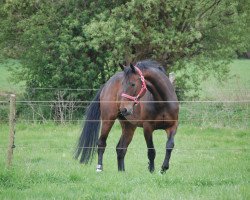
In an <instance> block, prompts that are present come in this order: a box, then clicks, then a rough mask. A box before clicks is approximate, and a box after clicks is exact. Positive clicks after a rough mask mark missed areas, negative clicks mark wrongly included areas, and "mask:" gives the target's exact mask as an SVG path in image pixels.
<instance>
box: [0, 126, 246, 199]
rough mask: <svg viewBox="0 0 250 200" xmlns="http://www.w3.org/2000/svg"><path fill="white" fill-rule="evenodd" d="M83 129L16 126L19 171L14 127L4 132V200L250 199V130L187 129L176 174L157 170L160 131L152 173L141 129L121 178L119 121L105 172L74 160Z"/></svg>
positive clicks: (0, 161)
mask: <svg viewBox="0 0 250 200" xmlns="http://www.w3.org/2000/svg"><path fill="white" fill-rule="evenodd" d="M80 127H81V126H80V125H67V126H63V125H54V124H43V125H41V124H32V125H31V124H24V123H22V124H17V136H16V141H15V143H16V148H15V149H14V162H13V169H11V170H7V169H6V168H5V157H6V155H5V153H6V144H7V140H8V127H7V126H6V125H3V126H1V128H0V132H1V135H0V137H1V138H0V149H1V151H0V152H1V153H0V169H1V170H0V199H167V198H168V199H249V198H250V184H249V180H250V159H249V156H250V149H249V147H250V136H249V130H240V131H239V130H237V129H225V128H224V129H218V128H217V129H215V128H204V129H201V128H198V127H191V126H188V125H180V127H179V130H178V134H177V135H176V149H175V150H174V151H173V156H172V160H171V166H170V170H169V171H168V172H167V173H166V174H165V175H160V174H159V173H158V171H159V169H160V166H161V164H162V161H163V158H164V147H165V142H166V135H165V134H164V133H163V132H162V131H156V132H155V133H154V141H155V146H156V151H157V156H156V172H155V173H153V174H150V173H149V172H148V171H147V153H146V145H145V141H144V137H143V133H142V129H137V131H136V134H135V136H134V139H133V141H132V143H131V145H130V147H129V150H128V153H127V156H126V163H125V164H126V172H125V173H118V172H117V164H116V153H115V146H116V143H117V142H118V139H119V136H120V127H119V124H118V123H117V124H115V126H114V127H113V129H112V131H111V133H110V137H109V138H108V142H107V143H108V145H107V150H106V152H105V156H104V171H103V172H102V173H96V172H95V165H96V160H97V159H96V158H95V159H94V162H93V163H92V164H91V165H88V166H84V165H80V164H79V163H78V162H77V161H75V160H73V159H72V152H73V149H74V144H75V142H76V140H77V138H78V135H79V131H80Z"/></svg>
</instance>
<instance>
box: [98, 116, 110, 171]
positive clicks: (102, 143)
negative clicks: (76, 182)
mask: <svg viewBox="0 0 250 200" xmlns="http://www.w3.org/2000/svg"><path fill="white" fill-rule="evenodd" d="M114 122H115V120H110V121H109V120H107V121H103V122H102V130H101V135H100V137H99V140H98V164H97V167H96V171H97V172H100V171H102V170H103V164H102V160H103V154H104V151H105V148H106V140H107V137H108V134H109V132H110V129H111V128H112V126H113V124H114Z"/></svg>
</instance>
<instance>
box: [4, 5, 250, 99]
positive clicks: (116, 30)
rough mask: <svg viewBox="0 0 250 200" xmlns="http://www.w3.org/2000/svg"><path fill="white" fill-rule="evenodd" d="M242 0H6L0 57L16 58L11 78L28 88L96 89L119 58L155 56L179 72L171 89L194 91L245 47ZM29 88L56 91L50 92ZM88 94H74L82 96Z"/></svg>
mask: <svg viewBox="0 0 250 200" xmlns="http://www.w3.org/2000/svg"><path fill="white" fill-rule="evenodd" d="M245 3H246V2H245V0H242V1H240V2H239V3H238V1H236V0H232V1H230V2H229V1H225V0H204V1H199V0H194V1H187V0H180V1H174V0H169V1H165V0H143V1H142V0H131V1H123V0H120V1H119V0H118V1H106V0H97V1H82V0H76V1H75V0H57V1H36V0H30V1H27V0H12V1H8V0H5V1H2V3H1V8H0V16H1V18H2V20H1V22H0V28H1V33H0V46H1V48H2V49H3V50H4V52H5V55H7V56H10V57H14V58H17V59H20V60H21V61H22V63H23V67H22V68H21V69H18V70H16V77H17V80H25V81H26V84H27V88H34V87H55V88H98V87H99V86H100V85H101V84H102V83H104V82H105V81H106V80H107V79H108V78H109V77H110V76H111V75H112V74H113V73H114V72H115V71H117V70H118V68H117V66H118V63H119V62H124V63H126V64H128V63H130V62H136V61H138V60H141V59H155V60H157V61H159V62H160V63H161V64H162V65H163V66H164V67H166V68H167V69H168V70H171V71H175V72H176V73H177V76H178V77H177V87H178V88H181V89H182V91H184V92H186V91H189V90H191V89H194V90H197V89H198V88H199V83H200V81H201V79H203V78H204V77H207V76H208V75H209V74H213V75H214V76H217V78H219V79H223V78H224V77H225V76H226V75H227V71H228V68H227V67H226V63H227V62H228V61H230V59H232V58H234V56H235V55H236V53H235V52H236V51H240V52H242V51H245V50H246V48H247V45H246V42H245V41H247V40H248V41H249V37H248V33H249V26H248V24H247V14H246V13H247V12H249V11H248V7H249V6H248V7H247V6H246V7H245V6H243V5H244V4H245ZM30 94H32V95H31V97H32V98H39V99H48V98H54V97H55V95H54V94H53V93H51V92H50V91H47V92H45V91H43V92H36V93H30ZM185 94H187V93H183V94H182V95H183V97H184V96H185ZM71 95H72V93H71ZM91 95H92V94H90V95H89V94H88V93H86V92H85V93H84V92H82V93H81V94H79V93H75V94H73V96H74V98H77V99H82V100H84V99H89V98H90V97H91ZM65 96H66V97H65V98H67V94H66V95H65ZM70 98H71V97H70Z"/></svg>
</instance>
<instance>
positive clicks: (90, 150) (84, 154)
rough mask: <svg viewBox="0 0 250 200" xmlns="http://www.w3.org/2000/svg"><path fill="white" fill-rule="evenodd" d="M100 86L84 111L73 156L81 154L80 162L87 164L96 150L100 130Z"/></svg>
mask: <svg viewBox="0 0 250 200" xmlns="http://www.w3.org/2000/svg"><path fill="white" fill-rule="evenodd" d="M101 91H102V88H101V89H100V90H99V91H98V93H97V94H96V96H95V98H94V99H93V100H92V103H91V104H90V105H89V107H88V108H87V111H86V118H85V124H84V127H83V129H82V133H81V135H80V138H79V141H78V145H77V147H76V150H75V154H74V157H75V158H76V159H78V157H79V156H80V155H81V158H80V163H85V164H87V163H88V162H89V160H90V161H91V160H92V158H93V155H94V153H95V152H96V146H97V140H98V136H99V130H100V124H101V121H100V114H101V112H100V94H101Z"/></svg>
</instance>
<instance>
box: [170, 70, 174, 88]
mask: <svg viewBox="0 0 250 200" xmlns="http://www.w3.org/2000/svg"><path fill="white" fill-rule="evenodd" d="M169 80H170V82H171V83H172V85H173V86H175V73H174V72H170V73H169Z"/></svg>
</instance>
